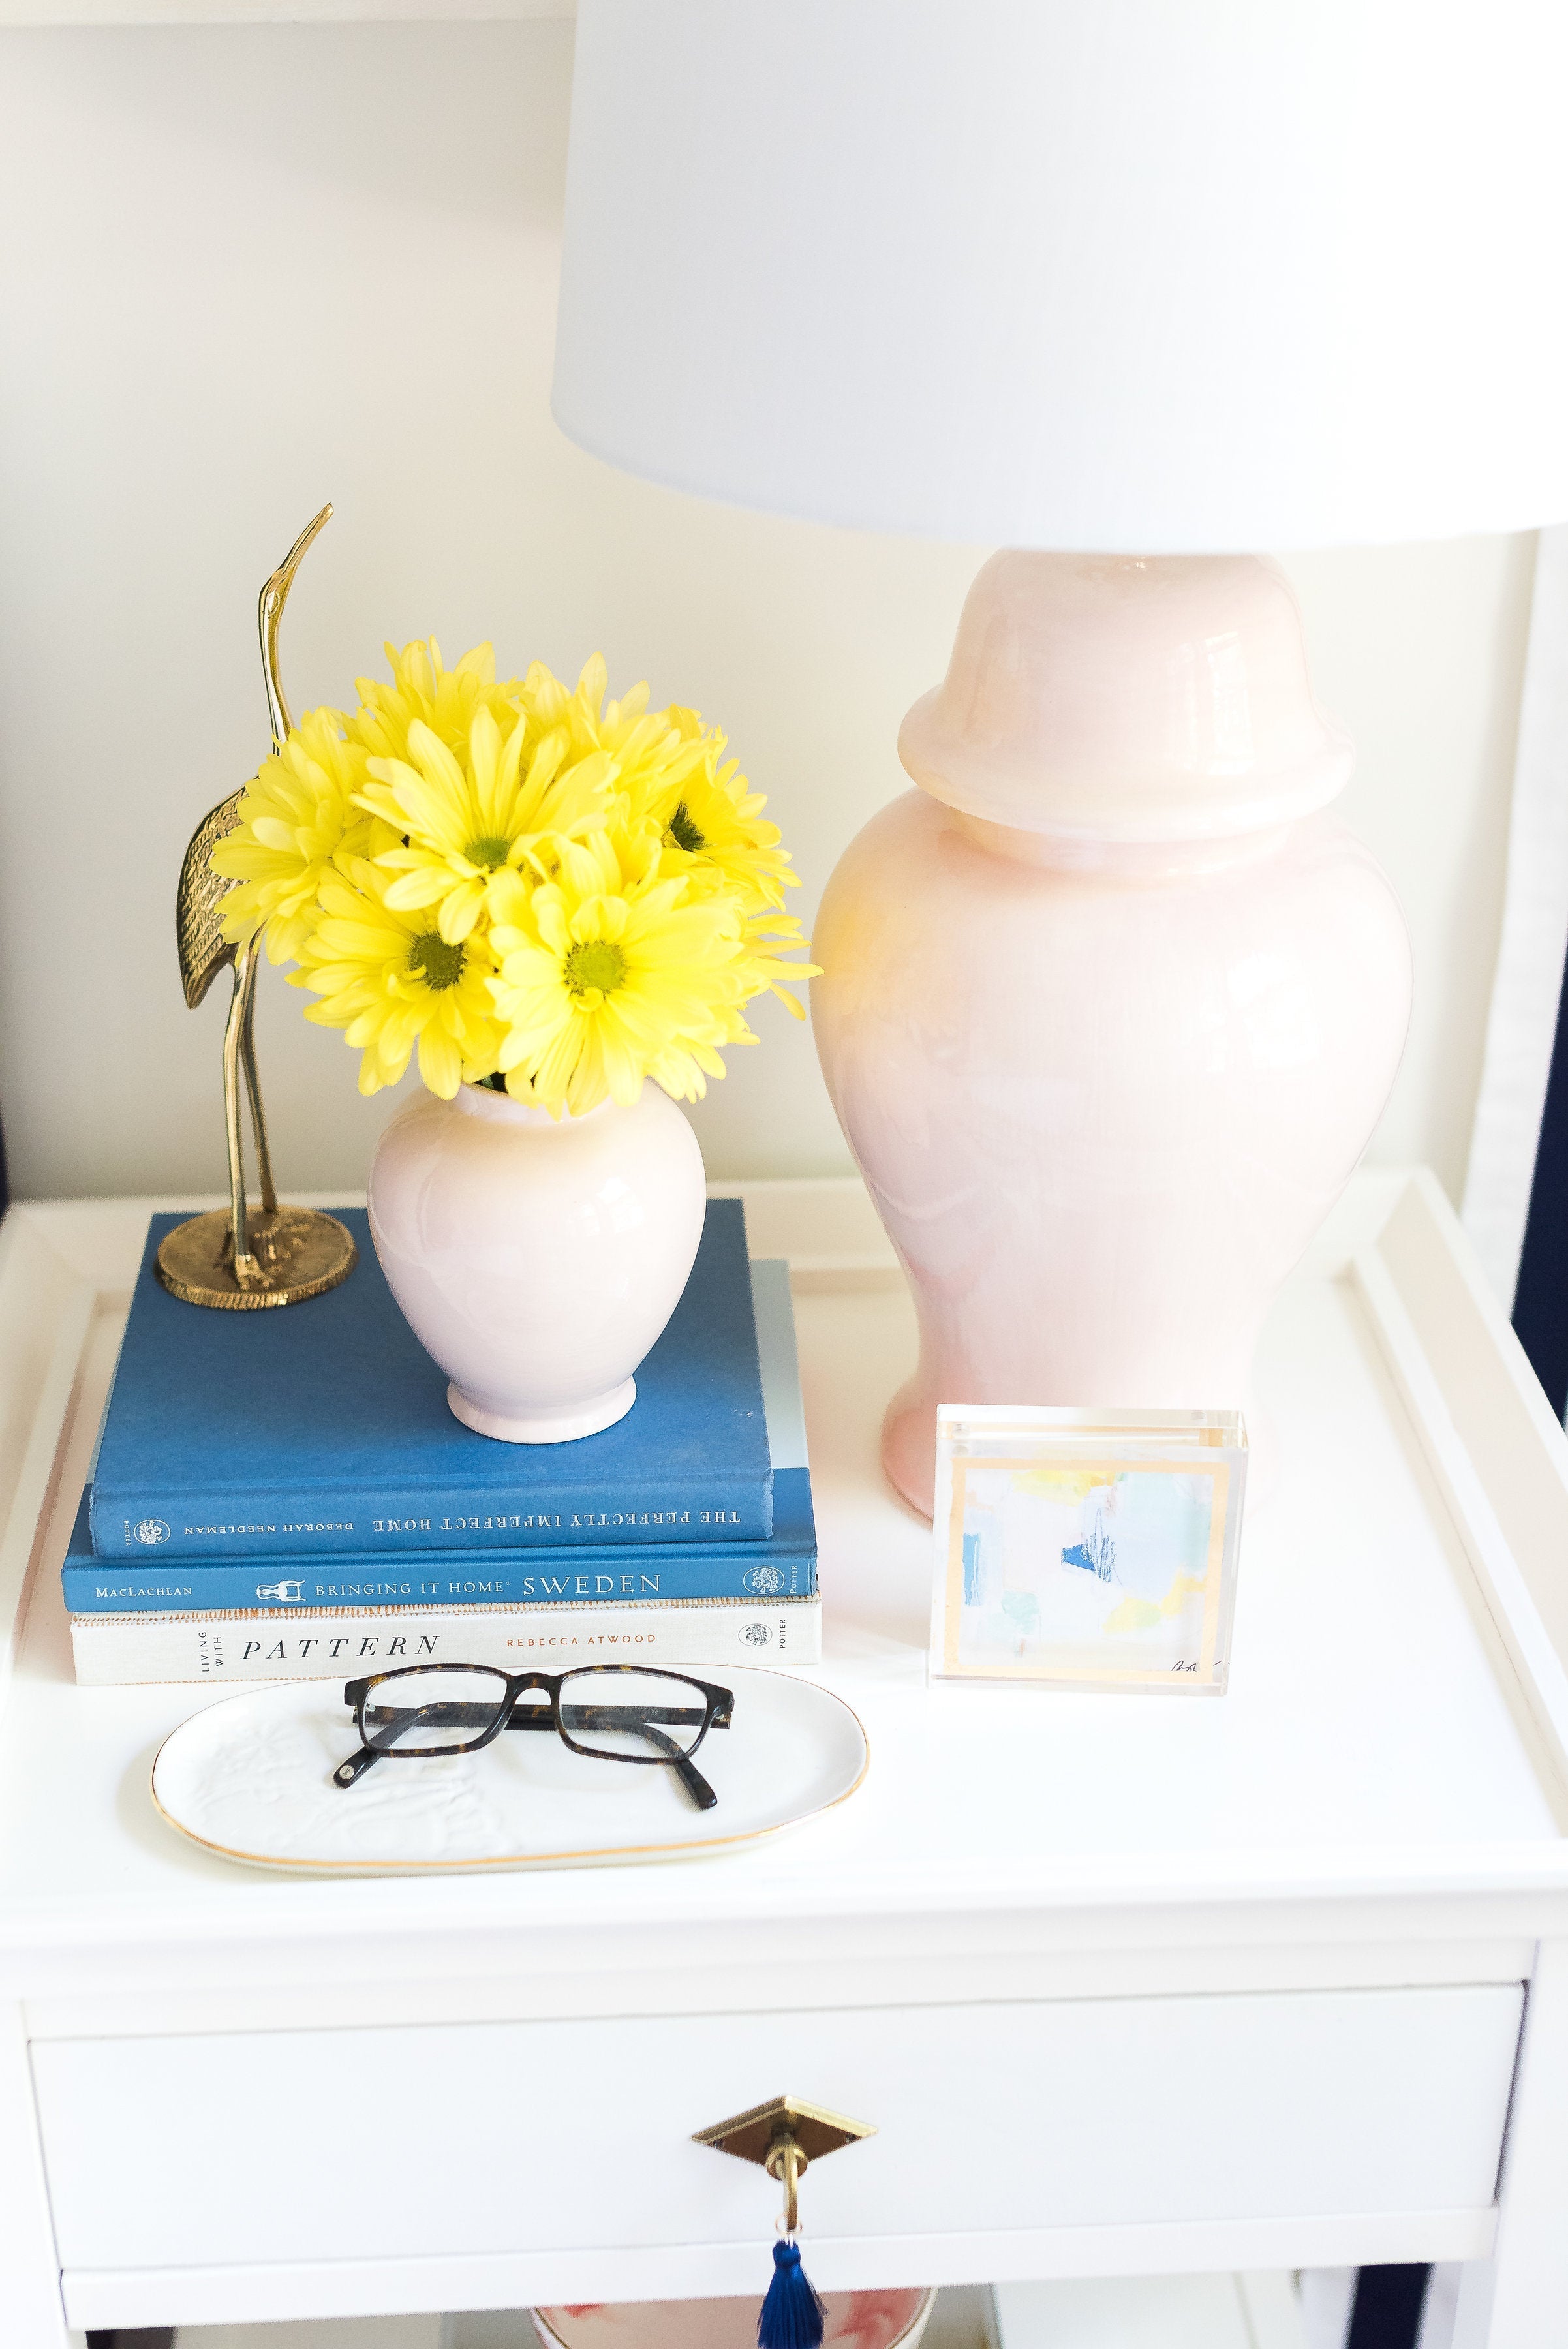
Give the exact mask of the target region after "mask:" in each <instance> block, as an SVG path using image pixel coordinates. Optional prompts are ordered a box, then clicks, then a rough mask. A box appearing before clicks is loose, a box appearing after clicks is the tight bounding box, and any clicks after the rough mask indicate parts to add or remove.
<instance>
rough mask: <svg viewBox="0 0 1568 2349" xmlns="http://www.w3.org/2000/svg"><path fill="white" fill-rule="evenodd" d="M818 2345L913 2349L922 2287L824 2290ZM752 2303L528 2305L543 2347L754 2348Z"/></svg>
mask: <svg viewBox="0 0 1568 2349" xmlns="http://www.w3.org/2000/svg"><path fill="white" fill-rule="evenodd" d="M822 2297H823V2304H824V2306H825V2307H826V2311H827V2326H826V2332H825V2333H824V2334H823V2349H917V2344H918V2343H919V2338H920V2335H921V2334H922V2333H924V2331H925V2329H926V2323H927V2320H928V2319H929V2316H930V2313H931V2310H932V2308H933V2307H934V2306H935V2304H936V2297H937V2295H936V2293H935V2292H934V2291H930V2292H916V2291H909V2290H906V2291H902V2292H824V2294H823V2296H822ZM760 2304H761V2303H760V2301H758V2300H651V2301H641V2302H631V2303H627V2302H621V2303H619V2304H614V2303H608V2302H607V2303H604V2304H602V2305H593V2304H587V2305H584V2306H581V2307H568V2308H536V2309H535V2310H534V2312H533V2316H534V2326H535V2331H536V2332H537V2333H538V2335H539V2339H540V2341H541V2342H542V2343H543V2344H544V2349H756V2340H757V2311H758V2308H759V2306H760Z"/></svg>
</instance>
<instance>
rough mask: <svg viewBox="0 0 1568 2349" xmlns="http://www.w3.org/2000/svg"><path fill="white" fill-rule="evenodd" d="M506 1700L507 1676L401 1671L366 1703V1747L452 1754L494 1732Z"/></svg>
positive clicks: (445, 1670)
mask: <svg viewBox="0 0 1568 2349" xmlns="http://www.w3.org/2000/svg"><path fill="white" fill-rule="evenodd" d="M505 1701H506V1681H505V1677H504V1674H502V1673H501V1672H492V1671H484V1670H483V1669H482V1668H480V1667H478V1666H474V1667H472V1668H470V1667H467V1666H465V1667H463V1668H462V1669H460V1670H454V1669H452V1667H451V1666H443V1667H442V1668H441V1670H440V1671H428V1672H401V1673H398V1674H396V1675H395V1676H394V1677H392V1678H391V1679H389V1680H384V1681H382V1682H379V1684H378V1685H377V1686H376V1687H375V1688H373V1689H371V1690H370V1692H369V1695H368V1696H367V1698H366V1701H365V1742H366V1744H368V1745H373V1746H374V1747H375V1748H376V1750H377V1752H378V1753H381V1754H385V1753H387V1752H389V1751H390V1752H401V1753H405V1754H413V1753H419V1754H451V1753H454V1752H455V1751H456V1750H457V1749H458V1748H459V1747H460V1746H463V1745H472V1744H474V1742H475V1740H476V1739H478V1738H481V1737H483V1735H484V1733H485V1732H486V1731H487V1730H488V1729H492V1728H493V1726H494V1724H495V1722H496V1718H497V1716H498V1715H499V1713H500V1712H501V1709H502V1706H503V1705H504V1703H505Z"/></svg>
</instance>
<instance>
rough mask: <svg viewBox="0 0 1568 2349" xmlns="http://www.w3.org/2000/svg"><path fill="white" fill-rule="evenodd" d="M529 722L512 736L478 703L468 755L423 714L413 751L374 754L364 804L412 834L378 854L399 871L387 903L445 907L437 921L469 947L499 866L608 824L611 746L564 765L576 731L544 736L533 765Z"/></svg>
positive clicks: (516, 726)
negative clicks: (548, 840)
mask: <svg viewBox="0 0 1568 2349" xmlns="http://www.w3.org/2000/svg"><path fill="white" fill-rule="evenodd" d="M527 734H528V721H527V719H524V718H521V717H519V718H515V719H514V722H513V725H512V729H511V731H510V732H509V733H508V734H507V735H506V736H505V737H504V739H503V736H502V732H501V729H500V727H499V726H498V725H497V724H496V722H495V719H494V717H493V714H492V713H491V711H490V710H489V709H478V710H476V711H475V713H474V716H473V720H472V725H471V726H470V729H469V735H468V740H467V742H466V743H465V744H464V745H463V746H462V747H463V750H464V751H465V753H466V756H465V757H464V758H462V759H459V758H458V757H457V756H455V755H454V753H453V752H452V750H449V749H448V748H447V746H446V744H445V743H444V742H442V741H441V740H439V738H438V737H437V736H436V735H435V734H434V733H432V732H431V729H430V728H429V727H428V726H426V725H425V724H424V723H423V721H422V720H421V719H415V720H414V723H413V725H412V726H411V727H410V730H409V755H408V758H407V759H406V760H404V759H371V760H370V761H369V762H368V764H369V781H367V782H366V784H365V787H364V789H363V790H362V791H361V792H359V793H358V804H359V805H360V806H361V807H362V808H368V809H369V811H370V812H371V813H372V814H374V815H377V816H379V817H381V818H382V819H383V820H384V821H385V822H386V823H389V824H390V825H391V826H392V828H393V830H394V831H395V832H397V833H401V834H402V845H401V846H400V847H397V846H388V847H387V848H386V849H384V850H383V851H382V853H381V854H379V856H378V858H377V860H376V861H377V863H378V864H380V865H382V866H383V867H384V868H385V869H386V870H387V871H388V872H391V873H395V874H397V875H398V878H397V879H396V880H395V881H393V882H392V884H391V885H390V886H389V889H388V891H387V904H388V905H389V906H391V907H392V908H393V909H394V910H395V911H397V912H399V913H412V912H415V911H417V910H419V909H420V908H421V907H424V906H431V905H433V906H434V907H435V908H436V916H435V925H436V928H437V929H438V930H439V932H440V933H441V936H442V938H444V939H445V941H446V942H447V944H448V945H449V946H460V945H461V944H462V940H463V939H464V938H466V937H467V936H469V934H470V932H471V931H472V928H473V926H474V924H475V923H476V922H477V921H478V919H479V917H480V915H481V913H482V912H483V910H484V907H485V905H486V901H487V897H488V895H489V893H490V892H491V891H492V890H493V885H494V880H495V876H496V874H498V873H503V872H505V871H506V870H507V869H508V868H509V867H511V868H515V867H516V866H518V865H520V864H522V863H523V862H524V858H526V857H528V856H529V855H530V854H533V853H534V852H535V849H536V848H537V846H538V843H540V841H541V840H542V839H544V838H545V837H546V836H548V835H551V834H554V833H561V834H563V835H566V836H568V837H569V836H571V835H573V834H575V833H582V832H592V831H595V830H597V829H598V828H600V827H601V826H602V825H603V824H604V823H605V822H606V820H607V817H608V816H609V814H610V813H611V812H612V803H611V800H610V792H609V784H610V778H611V777H612V776H613V774H614V772H615V767H614V763H613V761H611V760H609V759H608V758H607V757H606V756H605V754H604V752H603V751H597V750H596V751H593V752H591V753H590V754H589V755H588V757H587V758H586V759H579V760H578V761H576V764H575V765H573V766H570V767H566V768H565V769H563V767H562V761H563V760H564V759H565V757H566V735H565V734H564V733H562V732H560V731H559V730H557V731H556V732H555V733H552V734H547V735H546V736H545V739H544V740H543V741H542V742H540V743H538V744H537V745H536V746H535V750H534V752H533V756H532V757H531V758H530V760H529V761H528V768H527V772H526V773H524V771H523V763H522V762H523V755H524V745H525V742H526V740H527Z"/></svg>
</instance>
